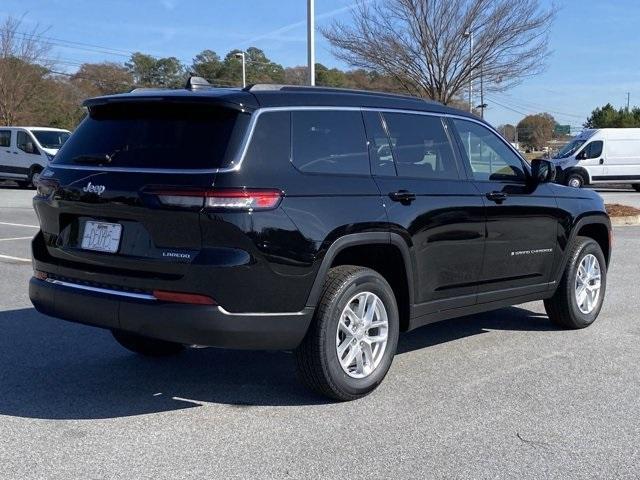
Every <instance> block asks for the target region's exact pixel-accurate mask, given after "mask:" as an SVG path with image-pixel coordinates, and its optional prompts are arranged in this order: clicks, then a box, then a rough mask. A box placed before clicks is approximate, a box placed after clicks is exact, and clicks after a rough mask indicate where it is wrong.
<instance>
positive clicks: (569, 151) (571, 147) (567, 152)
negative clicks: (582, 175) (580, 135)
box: [554, 140, 585, 158]
mask: <svg viewBox="0 0 640 480" xmlns="http://www.w3.org/2000/svg"><path fill="white" fill-rule="evenodd" d="M584 142H585V140H573V141H572V142H570V143H568V144H567V145H565V146H564V147H562V149H560V151H559V152H558V153H557V155H556V156H555V157H554V158H567V157H570V156H571V155H573V154H574V153H576V152H577V151H578V149H579V148H580V147H581V146H582V145H584Z"/></svg>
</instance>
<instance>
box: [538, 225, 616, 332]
mask: <svg viewBox="0 0 640 480" xmlns="http://www.w3.org/2000/svg"><path fill="white" fill-rule="evenodd" d="M606 287H607V264H606V262H605V258H604V254H603V253H602V250H601V249H600V245H598V243H597V242H596V241H595V240H593V239H591V238H587V237H577V238H576V240H575V242H574V244H573V247H572V248H571V252H570V254H569V261H568V263H567V266H566V267H565V271H564V274H563V276H562V280H560V285H559V286H558V289H557V290H556V292H555V294H554V295H553V297H551V298H549V299H547V300H545V301H544V306H545V309H546V311H547V314H548V315H549V318H550V319H551V321H553V323H555V324H556V325H558V326H559V327H563V328H570V329H579V328H585V327H588V326H589V325H591V324H592V323H593V322H595V321H596V318H598V314H599V313H600V310H601V308H602V303H603V301H604V295H605V291H606Z"/></svg>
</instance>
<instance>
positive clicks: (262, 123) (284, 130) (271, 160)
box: [245, 112, 291, 169]
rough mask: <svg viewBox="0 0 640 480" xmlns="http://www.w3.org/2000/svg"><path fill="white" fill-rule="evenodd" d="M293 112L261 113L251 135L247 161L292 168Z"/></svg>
mask: <svg viewBox="0 0 640 480" xmlns="http://www.w3.org/2000/svg"><path fill="white" fill-rule="evenodd" d="M290 157H291V114H290V113H289V112H266V113H263V114H261V115H260V118H258V122H257V124H256V126H255V129H254V131H253V135H252V136H251V143H250V144H249V148H248V149H247V154H246V159H245V161H248V162H250V163H249V164H250V165H251V166H252V168H253V166H261V167H264V168H265V169H276V168H277V165H285V166H286V168H290V166H289V160H290Z"/></svg>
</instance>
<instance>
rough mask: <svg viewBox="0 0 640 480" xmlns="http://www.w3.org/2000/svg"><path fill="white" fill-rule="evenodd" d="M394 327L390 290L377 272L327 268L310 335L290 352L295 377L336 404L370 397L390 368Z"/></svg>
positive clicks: (393, 301)
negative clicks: (292, 352)
mask: <svg viewBox="0 0 640 480" xmlns="http://www.w3.org/2000/svg"><path fill="white" fill-rule="evenodd" d="M361 309H362V310H361ZM399 325H400V323H399V314H398V306H397V304H396V299H395V296H394V293H393V290H392V289H391V287H390V286H389V284H388V283H387V281H386V280H385V279H384V278H383V277H382V276H381V275H380V274H379V273H377V272H375V271H373V270H371V269H369V268H364V267H357V266H351V265H344V266H339V267H335V268H332V269H331V270H329V273H328V274H327V278H326V281H325V283H324V287H323V290H322V295H321V297H320V302H319V304H318V307H317V309H316V313H315V316H314V319H313V322H312V324H311V326H310V327H309V331H308V332H307V335H306V336H305V338H304V340H303V341H302V344H301V345H300V346H299V347H298V348H297V349H296V351H295V358H296V365H297V370H298V374H299V377H300V378H301V380H302V382H303V383H304V384H305V385H306V386H307V387H309V388H310V389H311V390H313V391H315V392H317V393H319V394H321V395H324V396H327V397H330V398H332V399H335V400H341V401H345V400H355V399H357V398H360V397H363V396H365V395H367V394H369V393H370V392H372V391H373V390H374V389H375V388H376V387H377V386H378V385H379V384H380V383H381V382H382V380H383V379H384V377H385V375H386V374H387V372H388V371H389V368H390V367H391V362H392V361H393V357H394V355H395V352H396V348H397V345H398V334H399Z"/></svg>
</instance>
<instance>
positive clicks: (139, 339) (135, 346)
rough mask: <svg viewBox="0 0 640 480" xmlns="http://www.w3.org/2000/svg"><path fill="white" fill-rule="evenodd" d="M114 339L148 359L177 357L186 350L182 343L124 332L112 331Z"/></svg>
mask: <svg viewBox="0 0 640 480" xmlns="http://www.w3.org/2000/svg"><path fill="white" fill-rule="evenodd" d="M111 333H112V335H113V338H115V339H116V341H117V342H118V343H119V344H120V345H122V346H123V347H124V348H126V349H127V350H130V351H132V352H134V353H138V354H140V355H145V356H147V357H168V356H171V355H177V354H178V353H180V352H182V351H183V350H184V348H185V347H184V345H182V344H180V343H174V342H167V341H165V340H157V339H155V338H149V337H143V336H142V335H136V334H135V333H129V332H124V331H122V330H112V331H111Z"/></svg>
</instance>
